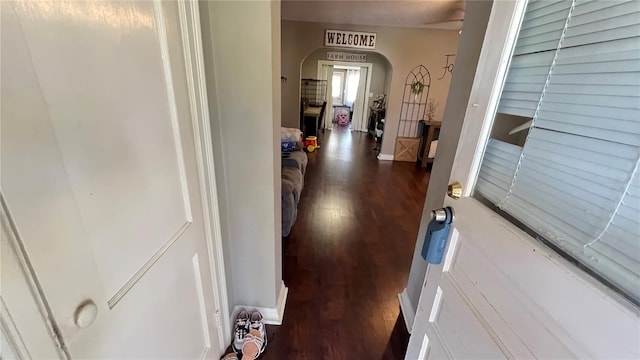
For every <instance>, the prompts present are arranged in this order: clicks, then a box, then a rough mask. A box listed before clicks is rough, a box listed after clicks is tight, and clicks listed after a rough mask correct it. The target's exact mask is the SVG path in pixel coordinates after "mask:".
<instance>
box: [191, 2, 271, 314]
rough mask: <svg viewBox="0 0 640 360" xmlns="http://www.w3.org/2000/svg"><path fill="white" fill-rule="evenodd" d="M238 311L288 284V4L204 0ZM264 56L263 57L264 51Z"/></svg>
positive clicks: (232, 293) (265, 302)
mask: <svg viewBox="0 0 640 360" xmlns="http://www.w3.org/2000/svg"><path fill="white" fill-rule="evenodd" d="M200 15H201V22H202V32H203V47H204V61H205V70H206V75H207V90H208V93H209V108H210V112H211V126H212V133H213V135H212V136H213V146H214V159H215V164H216V176H217V179H216V181H217V183H218V189H217V190H218V196H219V198H220V216H221V221H222V225H221V226H222V235H223V244H224V256H225V268H226V273H227V286H228V293H229V302H230V304H229V305H230V309H232V308H233V306H235V305H238V304H241V305H250V306H255V307H263V308H275V307H276V303H277V299H278V295H279V291H280V288H281V284H282V258H281V256H282V255H281V254H282V251H281V241H282V240H281V200H280V197H281V180H280V155H279V154H280V79H279V77H280V3H279V1H273V2H266V1H211V2H206V1H205V2H201V3H200ZM256 54H259V56H256Z"/></svg>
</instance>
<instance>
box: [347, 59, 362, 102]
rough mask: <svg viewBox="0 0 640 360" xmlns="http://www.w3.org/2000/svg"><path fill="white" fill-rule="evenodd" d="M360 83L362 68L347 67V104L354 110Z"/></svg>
mask: <svg viewBox="0 0 640 360" xmlns="http://www.w3.org/2000/svg"><path fill="white" fill-rule="evenodd" d="M359 84H360V69H347V80H346V83H345V85H346V86H345V105H347V106H348V107H350V108H351V111H353V103H354V102H355V101H356V97H357V96H358V89H359V86H358V85H359Z"/></svg>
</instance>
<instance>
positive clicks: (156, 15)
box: [1, 1, 220, 359]
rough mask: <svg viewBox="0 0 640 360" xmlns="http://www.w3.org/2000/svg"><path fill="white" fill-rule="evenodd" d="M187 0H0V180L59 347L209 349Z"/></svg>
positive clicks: (214, 342)
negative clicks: (13, 0)
mask: <svg viewBox="0 0 640 360" xmlns="http://www.w3.org/2000/svg"><path fill="white" fill-rule="evenodd" d="M193 5H194V4H188V5H185V4H184V3H177V2H159V1H154V2H150V1H106V2H84V1H77V2H74V1H65V2H26V1H24V2H23V1H20V2H2V5H1V6H2V8H1V9H2V42H1V44H2V89H1V90H2V138H1V141H2V142H1V160H2V163H1V164H2V174H1V188H2V196H3V198H4V200H5V202H6V208H7V210H8V214H9V218H10V219H11V221H12V231H13V232H14V233H15V236H16V238H17V239H18V241H19V244H21V246H23V249H22V250H21V252H22V254H23V255H24V256H25V258H26V259H27V263H28V264H29V265H30V266H31V267H32V269H31V271H32V273H33V275H34V278H35V281H36V284H35V285H34V286H35V289H37V290H38V291H40V292H41V295H42V301H43V308H44V311H46V312H47V313H48V315H49V316H50V320H51V322H52V324H51V326H52V328H54V329H55V330H56V331H57V332H58V333H59V341H60V343H61V345H60V346H61V348H62V351H63V352H64V353H66V356H69V357H72V358H114V359H115V358H156V359H159V358H182V359H194V358H202V357H206V358H217V357H218V356H219V354H220V348H219V331H220V329H219V328H218V327H217V326H216V324H217V321H216V319H215V313H216V310H217V309H216V308H215V306H216V305H215V304H216V296H215V294H216V287H215V286H214V285H213V279H212V277H213V274H212V267H211V262H212V261H213V259H210V256H209V250H208V247H207V246H208V244H207V234H206V233H207V224H206V223H205V219H204V216H203V211H204V210H203V205H204V200H203V197H202V194H203V193H204V192H203V191H202V190H203V189H202V188H201V186H202V184H201V183H200V180H199V179H200V174H201V167H200V163H199V162H198V144H197V143H196V142H197V141H196V139H197V138H196V137H195V135H194V133H195V131H196V128H195V124H196V123H197V121H196V117H197V114H196V113H194V111H192V109H193V107H192V104H193V102H194V101H195V100H194V95H193V93H191V94H190V91H189V90H190V87H191V86H192V81H193V79H192V74H191V73H190V72H189V71H188V70H187V63H186V62H185V60H186V59H187V58H188V57H187V56H186V55H187V53H188V51H187V49H188V46H190V45H189V44H188V43H187V42H188V41H189V40H188V39H189V36H188V35H186V34H185V33H184V32H183V31H186V30H184V29H187V28H188V26H189V25H190V24H187V23H185V22H186V20H185V19H186V18H187V12H186V7H185V6H189V7H190V9H192V8H193ZM195 8H196V9H197V5H196V6H195ZM189 16H191V15H189ZM191 25H193V24H191ZM191 46H192V45H191ZM207 221H208V220H207ZM3 269H4V267H3ZM3 275H4V274H3ZM3 290H4V287H3ZM10 310H11V309H10Z"/></svg>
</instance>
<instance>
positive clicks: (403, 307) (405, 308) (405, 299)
mask: <svg viewBox="0 0 640 360" xmlns="http://www.w3.org/2000/svg"><path fill="white" fill-rule="evenodd" d="M398 300H399V301H400V311H402V317H403V318H404V324H405V325H406V327H407V331H408V332H409V334H411V328H413V320H414V319H415V317H416V311H415V309H414V308H413V305H411V300H409V294H407V288H405V289H404V290H402V292H401V293H400V294H398Z"/></svg>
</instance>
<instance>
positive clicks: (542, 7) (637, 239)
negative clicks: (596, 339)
mask: <svg viewBox="0 0 640 360" xmlns="http://www.w3.org/2000/svg"><path fill="white" fill-rule="evenodd" d="M505 129H507V131H505ZM639 161H640V4H639V3H638V2H637V1H634V0H632V1H586V0H574V1H566V0H560V1H547V0H533V1H529V4H528V5H527V10H526V13H525V18H524V21H523V23H522V26H521V29H520V32H519V35H518V40H517V42H516V46H515V49H514V52H513V57H512V60H511V64H510V66H509V71H508V74H507V78H506V81H505V84H504V87H503V91H502V96H501V98H500V103H499V106H498V114H496V117H495V119H494V129H493V131H492V138H491V139H490V140H489V142H488V144H487V148H486V151H485V155H484V158H483V161H482V165H481V168H480V174H479V176H478V181H477V185H476V195H477V196H478V197H481V198H484V199H486V200H487V201H489V202H491V203H492V204H494V205H495V206H496V207H498V208H499V209H501V210H502V211H504V212H505V213H507V214H508V215H510V216H511V217H513V218H514V219H516V220H517V221H518V222H520V223H522V224H523V225H524V226H525V227H527V228H528V229H529V230H531V231H533V232H535V233H537V234H538V235H539V236H540V237H541V238H544V239H545V240H546V241H548V242H549V243H550V244H552V245H553V246H554V247H556V248H557V249H559V250H560V251H562V252H563V253H564V254H565V255H567V256H569V257H572V258H573V259H575V260H576V261H577V262H579V263H580V264H582V265H583V266H585V267H587V268H588V269H590V270H591V271H592V272H593V273H595V274H596V275H597V276H598V277H599V278H600V279H601V280H604V281H605V282H606V283H608V284H609V285H610V286H612V287H614V288H615V289H616V290H618V291H620V292H621V293H623V294H624V295H625V296H627V297H628V298H629V299H631V300H632V301H634V302H635V303H636V304H638V303H640V174H639V172H640V171H638V166H639Z"/></svg>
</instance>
